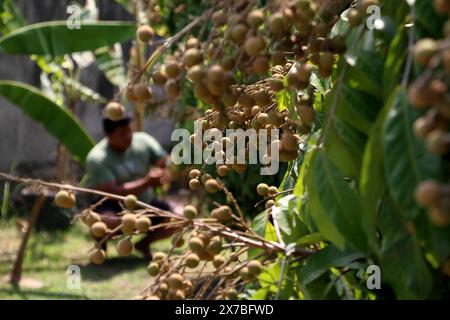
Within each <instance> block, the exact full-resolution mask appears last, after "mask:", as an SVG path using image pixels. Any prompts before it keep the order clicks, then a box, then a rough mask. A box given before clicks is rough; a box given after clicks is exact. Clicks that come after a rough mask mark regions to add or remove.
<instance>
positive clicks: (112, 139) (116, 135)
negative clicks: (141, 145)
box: [108, 124, 133, 152]
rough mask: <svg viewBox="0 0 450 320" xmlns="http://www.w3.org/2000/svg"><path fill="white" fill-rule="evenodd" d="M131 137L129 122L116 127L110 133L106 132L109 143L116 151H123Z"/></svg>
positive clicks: (129, 142) (128, 145) (131, 131)
mask: <svg viewBox="0 0 450 320" xmlns="http://www.w3.org/2000/svg"><path fill="white" fill-rule="evenodd" d="M132 138H133V130H132V129H131V124H127V125H124V126H120V127H117V128H116V129H115V130H114V131H113V132H112V133H110V134H108V140H109V144H110V145H111V146H112V147H113V148H114V149H115V150H117V151H121V152H124V151H126V150H127V149H128V148H129V147H130V145H131V140H132Z"/></svg>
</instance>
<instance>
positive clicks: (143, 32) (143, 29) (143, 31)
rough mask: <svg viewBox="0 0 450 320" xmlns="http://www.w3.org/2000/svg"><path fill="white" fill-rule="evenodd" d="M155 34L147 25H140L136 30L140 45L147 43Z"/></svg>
mask: <svg viewBox="0 0 450 320" xmlns="http://www.w3.org/2000/svg"><path fill="white" fill-rule="evenodd" d="M154 34H155V32H154V30H153V28H152V27H150V26H149V25H142V26H140V27H139V28H138V29H137V32H136V36H137V38H138V39H139V41H140V42H142V43H148V42H150V40H152V38H153V35H154Z"/></svg>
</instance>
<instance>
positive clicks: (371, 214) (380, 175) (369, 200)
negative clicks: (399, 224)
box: [359, 104, 390, 252]
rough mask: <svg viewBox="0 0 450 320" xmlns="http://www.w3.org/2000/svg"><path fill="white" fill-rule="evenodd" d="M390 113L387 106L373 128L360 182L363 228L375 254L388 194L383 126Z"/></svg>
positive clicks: (387, 105) (364, 156)
mask: <svg viewBox="0 0 450 320" xmlns="http://www.w3.org/2000/svg"><path fill="white" fill-rule="evenodd" d="M389 111H390V105H389V104H386V105H385V106H384V108H383V110H382V111H381V113H380V114H379V116H378V119H377V121H376V122H375V125H374V126H373V127H372V130H371V132H370V135H369V140H368V142H367V144H366V147H365V150H364V155H363V161H362V167H361V175H360V180H359V190H360V196H361V204H362V211H361V215H362V219H361V223H362V228H363V230H364V232H365V234H366V237H367V242H368V244H369V246H370V247H371V248H372V250H374V251H375V252H378V245H377V239H376V221H377V214H378V207H379V203H380V200H381V199H382V196H383V195H384V194H385V192H386V180H385V177H384V167H383V126H384V123H385V121H386V118H387V115H388V113H389Z"/></svg>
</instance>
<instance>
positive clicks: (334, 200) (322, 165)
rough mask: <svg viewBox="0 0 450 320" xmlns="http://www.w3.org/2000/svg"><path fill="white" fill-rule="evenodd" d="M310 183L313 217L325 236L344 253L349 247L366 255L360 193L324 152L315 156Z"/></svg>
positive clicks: (309, 191)
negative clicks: (358, 194) (346, 247)
mask: <svg viewBox="0 0 450 320" xmlns="http://www.w3.org/2000/svg"><path fill="white" fill-rule="evenodd" d="M306 181H307V187H308V193H309V195H310V198H311V199H310V200H311V202H312V203H313V205H312V207H311V208H312V209H311V211H312V212H311V213H312V214H313V219H314V221H315V223H316V224H317V227H318V228H319V231H320V232H321V233H322V235H323V236H324V237H325V238H327V239H328V240H330V241H331V242H333V244H334V245H336V246H337V247H338V248H340V249H343V248H344V247H345V246H346V245H347V244H348V245H349V246H351V247H353V248H355V249H357V250H361V251H363V252H365V250H366V239H365V236H364V234H363V231H362V228H361V215H360V211H361V204H360V202H359V199H358V196H357V193H356V192H355V190H354V189H353V188H352V187H351V185H350V183H349V182H347V181H346V180H344V177H343V175H342V174H341V172H339V170H338V169H337V168H336V166H335V165H334V164H333V163H332V162H331V161H330V159H329V158H328V157H327V155H326V154H325V153H324V151H323V150H318V151H317V152H316V153H315V154H314V155H313V158H312V159H311V167H310V169H309V172H308V174H307V178H306Z"/></svg>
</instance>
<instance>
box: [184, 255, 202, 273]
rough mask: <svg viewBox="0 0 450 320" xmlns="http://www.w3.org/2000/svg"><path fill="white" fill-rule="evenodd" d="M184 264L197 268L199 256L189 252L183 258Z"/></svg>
mask: <svg viewBox="0 0 450 320" xmlns="http://www.w3.org/2000/svg"><path fill="white" fill-rule="evenodd" d="M185 263H186V266H187V267H188V268H191V269H194V268H197V267H198V265H199V263H200V258H199V257H198V255H197V254H195V253H190V254H188V256H187V257H186V259H185Z"/></svg>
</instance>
